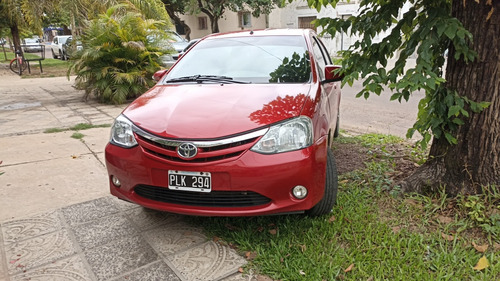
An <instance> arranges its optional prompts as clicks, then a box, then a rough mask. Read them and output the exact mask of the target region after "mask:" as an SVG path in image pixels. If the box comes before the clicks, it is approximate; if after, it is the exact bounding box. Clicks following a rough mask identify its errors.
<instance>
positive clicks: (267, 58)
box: [167, 36, 311, 83]
mask: <svg viewBox="0 0 500 281" xmlns="http://www.w3.org/2000/svg"><path fill="white" fill-rule="evenodd" d="M193 75H217V76H228V77H232V78H233V79H235V80H240V81H247V82H252V83H306V82H309V81H310V79H311V65H310V60H309V53H308V51H307V46H306V43H305V39H304V37H303V36H253V37H228V38H217V39H206V40H203V41H201V42H200V43H198V44H197V45H196V46H195V47H194V49H193V52H188V53H187V54H186V55H185V56H184V57H183V58H182V59H181V60H180V61H179V62H178V63H177V65H176V66H175V67H174V68H173V69H172V70H171V71H170V72H169V74H168V76H167V80H169V79H175V78H180V77H186V76H193Z"/></svg>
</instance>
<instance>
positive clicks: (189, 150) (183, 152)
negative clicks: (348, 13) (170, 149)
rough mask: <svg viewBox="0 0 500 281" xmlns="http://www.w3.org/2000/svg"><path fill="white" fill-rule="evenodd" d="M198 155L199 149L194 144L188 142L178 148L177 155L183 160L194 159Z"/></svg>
mask: <svg viewBox="0 0 500 281" xmlns="http://www.w3.org/2000/svg"><path fill="white" fill-rule="evenodd" d="M196 154H198V148H197V147H196V145H194V144H192V143H189V142H186V143H183V144H181V145H179V147H177V155H179V156H180V157H181V158H184V159H189V158H193V157H195V156H196Z"/></svg>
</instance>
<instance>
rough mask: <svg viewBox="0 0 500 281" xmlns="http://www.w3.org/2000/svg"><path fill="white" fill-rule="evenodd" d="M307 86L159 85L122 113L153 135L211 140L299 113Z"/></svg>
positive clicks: (307, 89)
mask: <svg viewBox="0 0 500 281" xmlns="http://www.w3.org/2000/svg"><path fill="white" fill-rule="evenodd" d="M309 89H310V85H309V84H281V85H279V86H277V85H276V84H246V85H235V84H223V85H221V84H196V85H195V84H193V85H185V84H184V85H164V86H160V85H159V86H156V87H154V88H153V89H151V90H150V91H149V92H147V93H145V94H143V95H142V96H141V97H139V98H138V99H137V100H135V101H134V102H132V103H131V104H130V105H129V106H128V107H127V108H126V109H125V111H124V114H125V115H126V116H127V117H128V118H129V119H130V120H132V122H134V123H135V124H136V125H137V126H139V127H141V128H142V129H144V130H146V131H149V132H151V133H153V134H155V135H158V136H163V137H167V138H185V139H213V138H219V137H224V136H230V135H234V134H238V133H241V132H245V131H249V130H252V129H256V128H260V127H263V126H265V125H268V124H272V123H276V122H279V121H281V120H285V119H288V118H291V117H295V116H298V115H300V112H301V110H302V108H303V106H304V102H305V101H306V99H308V98H309Z"/></svg>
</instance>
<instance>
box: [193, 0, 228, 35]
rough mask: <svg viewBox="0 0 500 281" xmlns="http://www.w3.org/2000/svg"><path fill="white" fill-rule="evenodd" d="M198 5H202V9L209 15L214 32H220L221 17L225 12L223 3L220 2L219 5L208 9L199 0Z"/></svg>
mask: <svg viewBox="0 0 500 281" xmlns="http://www.w3.org/2000/svg"><path fill="white" fill-rule="evenodd" d="M198 6H199V7H200V10H201V11H202V12H203V13H205V14H206V15H207V16H208V19H209V20H210V28H211V29H212V33H219V32H220V31H219V19H220V18H221V17H222V15H223V14H224V5H223V3H219V6H218V7H209V9H207V8H206V7H204V6H203V4H202V2H201V0H198Z"/></svg>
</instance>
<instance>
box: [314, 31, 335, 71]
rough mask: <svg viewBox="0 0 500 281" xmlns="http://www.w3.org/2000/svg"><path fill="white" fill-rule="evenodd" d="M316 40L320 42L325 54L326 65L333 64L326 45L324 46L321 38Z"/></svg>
mask: <svg viewBox="0 0 500 281" xmlns="http://www.w3.org/2000/svg"><path fill="white" fill-rule="evenodd" d="M315 39H316V40H317V41H318V43H319V47H320V49H321V52H322V53H323V56H324V57H325V60H326V64H332V57H331V56H330V54H329V53H328V51H327V50H326V47H325V44H323V41H321V40H320V39H319V38H317V37H315Z"/></svg>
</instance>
